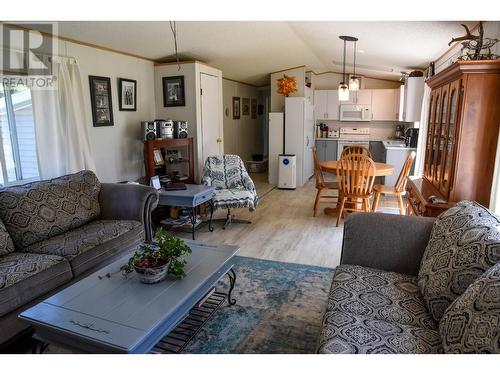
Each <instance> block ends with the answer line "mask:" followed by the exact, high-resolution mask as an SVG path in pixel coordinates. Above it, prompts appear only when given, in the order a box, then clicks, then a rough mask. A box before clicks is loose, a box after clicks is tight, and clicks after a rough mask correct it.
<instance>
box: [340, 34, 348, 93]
mask: <svg viewBox="0 0 500 375" xmlns="http://www.w3.org/2000/svg"><path fill="white" fill-rule="evenodd" d="M339 38H340V39H342V40H343V41H344V59H343V60H342V82H340V83H339V102H345V101H347V100H349V86H347V83H346V82H345V47H346V42H347V38H349V37H347V36H339Z"/></svg>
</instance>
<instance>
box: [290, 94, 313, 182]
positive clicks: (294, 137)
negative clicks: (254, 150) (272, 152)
mask: <svg viewBox="0 0 500 375" xmlns="http://www.w3.org/2000/svg"><path fill="white" fill-rule="evenodd" d="M313 147H314V106H313V104H312V103H311V102H310V101H309V100H308V99H307V98H304V97H289V98H286V99H285V153H286V154H295V155H296V157H297V187H299V186H303V185H304V184H305V183H306V182H307V181H308V180H309V179H310V178H311V176H313V175H314V160H313V154H312V149H313Z"/></svg>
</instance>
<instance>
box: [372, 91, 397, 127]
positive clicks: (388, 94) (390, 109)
mask: <svg viewBox="0 0 500 375" xmlns="http://www.w3.org/2000/svg"><path fill="white" fill-rule="evenodd" d="M395 101H396V92H395V91H394V90H392V89H390V90H387V89H386V90H372V120H374V121H394V117H395V115H394V108H395Z"/></svg>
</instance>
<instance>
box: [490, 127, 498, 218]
mask: <svg viewBox="0 0 500 375" xmlns="http://www.w3.org/2000/svg"><path fill="white" fill-rule="evenodd" d="M490 210H492V211H493V212H495V213H497V214H500V134H498V143H497V155H496V158H495V171H494V173H493V182H492V184H491V197H490Z"/></svg>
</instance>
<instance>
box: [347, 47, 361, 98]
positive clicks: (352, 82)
mask: <svg viewBox="0 0 500 375" xmlns="http://www.w3.org/2000/svg"><path fill="white" fill-rule="evenodd" d="M355 39H356V40H355V41H354V60H353V66H354V69H353V73H352V76H351V78H350V79H349V90H351V91H358V90H359V77H358V76H357V75H356V46H357V43H358V38H355Z"/></svg>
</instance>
